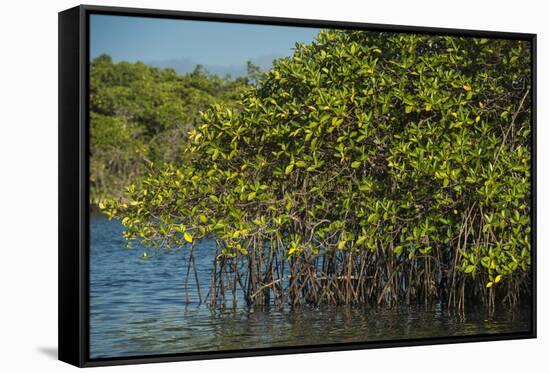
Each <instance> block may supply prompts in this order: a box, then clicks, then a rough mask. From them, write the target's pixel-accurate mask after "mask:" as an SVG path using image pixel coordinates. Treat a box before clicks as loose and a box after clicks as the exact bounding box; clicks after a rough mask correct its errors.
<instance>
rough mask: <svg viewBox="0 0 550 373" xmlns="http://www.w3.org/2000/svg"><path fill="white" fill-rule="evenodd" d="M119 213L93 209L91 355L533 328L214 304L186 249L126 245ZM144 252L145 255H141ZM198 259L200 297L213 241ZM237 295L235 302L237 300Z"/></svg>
mask: <svg viewBox="0 0 550 373" xmlns="http://www.w3.org/2000/svg"><path fill="white" fill-rule="evenodd" d="M122 230H123V229H122V226H121V225H120V223H119V222H117V221H116V220H112V221H109V220H108V219H106V218H105V217H102V216H98V215H94V216H92V217H91V227H90V231H91V244H90V357H91V358H101V357H120V356H137V355H157V354H171V353H185V352H198V351H221V350H235V349H250V348H261V347H283V346H300V345H318V344H331V343H341V342H366V341H383V340H396V339H409V338H428V337H445V336H466V335H479V334H495V333H510V332H526V331H529V330H530V312H529V310H528V309H521V310H518V312H514V313H510V312H508V311H505V310H500V311H499V312H497V314H496V315H495V316H494V317H493V318H492V319H491V320H488V319H486V318H485V315H484V313H483V312H477V313H471V314H467V315H466V316H465V317H455V316H451V315H449V314H447V313H446V312H444V311H443V310H442V309H441V308H440V307H437V306H433V307H429V308H427V309H426V308H424V307H415V308H412V307H400V308H393V309H385V308H382V309H377V310H373V309H366V308H363V307H348V306H342V307H315V308H310V307H302V308H298V309H287V310H279V309H275V308H268V309H263V310H257V309H256V310H255V309H246V308H245V307H244V306H243V307H238V308H237V309H233V308H232V307H231V308H225V309H217V310H212V309H211V308H209V307H208V306H207V305H205V304H200V302H199V296H198V291H197V288H196V285H195V282H194V281H193V277H192V276H190V278H189V283H188V286H187V291H188V298H187V299H186V287H185V277H186V271H187V259H188V252H187V251H186V249H178V250H157V251H152V250H146V249H145V248H144V247H140V246H139V245H135V246H134V248H132V249H127V248H125V241H124V239H123V238H122ZM144 251H147V252H148V253H149V254H150V255H151V257H150V259H147V260H143V259H141V258H140V257H141V255H142V254H143V252H144ZM195 252H196V255H195V257H196V265H197V270H198V275H199V282H200V284H201V285H202V287H201V289H200V290H201V295H202V296H203V297H204V296H205V294H206V293H207V291H208V285H209V283H210V271H211V268H212V260H213V255H214V254H213V253H214V244H213V242H211V241H205V242H202V243H201V244H199V245H197V247H196V249H195ZM241 304H242V302H241Z"/></svg>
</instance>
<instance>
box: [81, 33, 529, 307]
mask: <svg viewBox="0 0 550 373" xmlns="http://www.w3.org/2000/svg"><path fill="white" fill-rule="evenodd" d="M530 59H531V56H530V45H529V43H528V42H524V41H515V40H499V39H473V38H465V37H441V36H426V35H408V34H394V33H375V32H362V31H338V30H333V31H321V32H320V34H319V35H318V36H317V38H316V40H315V41H314V42H313V43H311V44H308V45H305V44H297V45H296V49H295V52H294V55H293V56H292V57H287V58H281V59H278V60H276V61H274V67H273V69H271V70H270V71H267V72H265V73H259V72H258V71H257V70H254V69H252V71H251V72H252V73H254V74H256V75H255V76H254V82H253V83H252V80H251V79H250V78H239V79H240V80H239V79H236V80H231V79H229V78H225V79H221V78H218V77H214V76H212V75H208V74H206V73H204V72H201V71H200V69H199V70H198V72H196V73H193V74H195V75H194V76H193V74H188V75H185V76H178V75H176V74H175V73H174V72H173V71H169V70H158V69H154V68H150V67H147V66H146V65H143V64H133V65H132V64H124V63H121V64H112V61H110V60H109V59H108V58H107V57H105V56H104V57H101V58H100V59H96V60H94V62H93V63H92V70H91V71H92V90H91V95H92V99H91V102H92V108H96V109H97V114H94V113H95V112H92V131H91V135H92V164H91V167H92V181H91V187H92V193H91V195H92V202H93V203H97V205H98V206H99V207H100V209H101V210H102V211H103V212H104V213H105V214H107V215H108V216H109V217H110V218H113V217H114V218H117V219H120V220H121V222H122V224H123V225H124V226H125V228H126V231H125V233H124V237H125V238H126V239H127V240H128V242H129V244H130V245H131V243H132V241H134V240H138V241H139V242H141V243H143V244H144V245H146V246H147V247H149V248H150V250H160V249H163V248H170V247H182V246H183V247H188V249H189V252H190V260H189V261H188V265H189V267H188V271H187V273H188V275H189V274H190V275H191V276H194V277H195V278H196V268H194V265H193V263H194V260H193V255H194V247H195V245H196V243H197V242H199V241H200V240H202V239H205V238H210V239H213V240H215V242H216V249H215V250H216V252H215V260H213V263H212V275H211V282H210V284H209V291H208V292H206V291H205V293H204V294H205V300H207V301H208V302H209V304H210V305H211V306H213V307H216V306H219V305H221V304H226V303H227V302H233V303H234V304H236V303H237V297H239V296H241V297H243V298H244V300H245V302H246V304H247V305H249V306H261V305H275V306H284V305H291V306H297V305H301V304H312V305H319V304H338V305H340V304H361V305H369V306H373V307H376V306H379V305H387V306H394V305H396V304H402V303H405V304H413V303H418V304H428V303H433V302H440V303H441V304H443V305H444V306H445V307H446V308H447V309H448V310H449V311H451V312H458V313H464V312H465V309H466V307H468V306H469V305H472V306H474V305H483V307H484V308H485V309H486V312H487V313H488V314H492V313H494V311H495V308H496V307H497V305H499V304H504V305H506V306H507V307H510V308H513V307H515V306H517V305H518V303H520V302H521V301H522V300H527V299H528V298H529V297H530V295H531V294H530V285H531V284H530V278H531V267H530V263H531V242H530V234H531V221H530V214H531V211H530V206H531V196H530V188H531V175H530V157H531V153H530V152H531V149H530V138H531V128H530V120H531V118H530V115H531V113H530V107H531V103H530V89H531V82H530V76H531V74H530V66H531V65H530V62H531V61H530ZM251 67H253V66H251ZM134 68H135V69H139V71H140V73H139V74H138V75H135V74H134V75H132V74H129V75H128V74H127V72H124V69H128V70H132V69H134ZM249 71H250V70H249ZM140 74H141V75H140ZM148 74H149V75H151V76H153V77H154V78H147V79H145V78H143V77H147V76H149V75H148ZM119 75H123V76H124V77H125V78H124V79H126V80H124V79H123V78H120V77H119ZM106 76H108V77H112V79H114V80H112V81H108V80H107V78H106ZM136 76H138V77H141V78H137V77H136ZM109 79H111V78H109ZM117 79H118V80H117ZM121 79H122V80H121ZM151 79H152V80H151ZM163 79H165V80H166V81H164V80H163ZM142 80H143V82H142ZM113 81H114V82H116V84H115V83H113ZM159 81H160V82H161V83H159ZM197 81H204V82H203V83H205V84H206V82H207V83H208V84H210V85H211V86H213V87H215V88H212V89H211V90H210V91H209V90H208V89H207V88H204V86H203V88H204V89H203V90H200V89H198V88H197V85H196V84H198V83H197ZM124 82H126V83H124ZM136 82H138V83H136ZM152 82H153V83H152ZM157 83H158V84H160V87H164V88H158V87H157V86H156V85H155V84H157ZM100 84H104V85H105V87H103V88H101V87H100V86H99V85H100ZM117 84H118V85H117ZM124 84H126V86H127V87H126V86H125V85H124ZM121 87H122V88H121ZM124 87H126V88H124ZM155 87H156V88H155ZM182 87H185V89H184V88H182ZM189 87H191V88H189ZM187 88H189V90H190V91H191V92H194V94H197V95H198V97H199V98H197V99H196V100H195V101H193V102H194V103H197V102H199V103H200V104H198V105H197V106H193V109H192V110H191V109H189V106H186V104H185V103H188V102H189V101H187V95H188V94H189V92H188V90H187ZM209 89H210V88H209ZM197 90H198V91H197ZM199 91H200V94H199V93H197V92H199ZM121 92H123V93H121ZM174 92H178V93H177V94H178V95H179V96H178V97H179V98H178V100H179V101H177V100H175V99H174V97H173V96H171V95H172V94H173V93H174ZM204 92H208V94H205V93H204ZM138 94H140V95H141V94H143V95H144V97H143V98H142V99H139V100H138V99H137V98H135V97H133V96H132V95H138ZM159 97H160V98H159ZM163 97H164V99H163ZM107 99H110V100H112V102H111V103H110V104H109V105H110V106H109V108H110V109H109V110H103V109H101V110H103V111H101V110H100V108H102V106H101V105H102V103H104V102H106V101H105V100H107ZM122 99H124V100H126V99H127V100H128V101H125V102H123V103H122V104H119V100H122ZM163 100H165V101H163ZM94 102H95V104H94ZM151 103H156V104H151ZM94 105H95V106H94ZM132 105H135V106H132ZM148 105H149V106H150V105H153V106H151V107H149V106H148ZM155 105H156V106H155ZM193 105H195V104H193ZM128 108H130V109H128ZM132 108H133V109H132ZM148 109H151V110H150V111H148ZM132 110H135V112H134V114H132V115H130V116H128V115H127V113H128V112H132ZM189 110H191V111H189ZM136 112H137V113H139V115H136ZM142 114H143V115H142ZM136 118H137V119H136ZM151 118H155V119H154V120H153V119H151ZM158 118H161V119H162V120H159V119H158ZM173 122H174V123H175V122H177V123H181V124H180V125H177V126H176V127H174V128H172V127H170V123H173ZM139 123H141V124H139ZM153 124H154V125H153ZM132 126H138V127H140V128H139V131H138V132H137V133H138V134H137V135H136V134H135V133H134V134H133V135H127V131H126V129H127V128H131V127H132ZM147 126H150V127H147ZM142 127H143V128H142ZM116 128H118V129H120V134H119V133H111V131H114V129H116ZM159 128H162V129H163V131H162V132H160V130H159ZM102 131H103V132H102ZM164 131H166V133H164ZM172 131H174V132H172ZM176 133H177V135H176ZM102 136H103V137H102ZM116 136H119V137H120V138H121V139H122V140H121V141H120V143H124V144H126V141H129V143H128V147H129V150H128V152H129V153H128V154H132V156H129V157H134V154H139V157H137V156H136V157H137V158H124V157H122V156H121V157H120V158H123V159H125V160H126V161H127V162H128V165H130V166H127V164H126V163H124V162H122V163H120V164H117V165H115V163H114V161H113V160H112V159H113V158H112V157H111V155H109V153H102V152H104V149H105V146H104V143H108V141H109V140H110V139H115V138H117V137H116ZM129 139H130V140H131V141H130V140H129ZM164 140H166V141H164ZM133 141H137V145H136V144H133ZM140 141H141V142H140ZM143 146H146V147H147V149H146V151H145V150H143ZM113 147H114V149H117V150H121V151H122V149H123V148H121V147H120V146H117V145H116V144H115V145H113ZM136 149H137V150H136ZM140 149H141V150H140ZM111 150H112V149H111ZM158 152H161V153H162V154H161V155H159V153H158ZM123 153H124V155H126V154H127V153H126V151H124V152H123ZM153 155H154V156H155V157H158V158H156V159H155V160H151V159H150V158H151V157H153ZM117 159H118V158H117ZM134 166H135V167H136V170H139V171H135V172H134V171H131V172H129V171H130V170H131V169H133V167H134ZM96 168H97V169H96ZM114 168H120V169H123V170H125V171H128V173H126V174H125V175H128V178H123V179H117V180H116V181H113V182H112V183H111V184H110V188H119V189H117V190H120V191H122V190H125V191H124V193H118V192H113V193H110V194H109V193H105V191H107V189H105V188H104V187H103V186H104V185H109V183H108V182H107V183H106V182H105V180H109V178H111V177H112V178H117V177H118V175H119V173H117V172H112V171H113V169H114ZM102 172H103V173H102ZM123 184H125V185H126V187H125V188H123ZM111 190H114V189H111ZM197 286H199V284H198V280H197ZM182 296H184V294H182Z"/></svg>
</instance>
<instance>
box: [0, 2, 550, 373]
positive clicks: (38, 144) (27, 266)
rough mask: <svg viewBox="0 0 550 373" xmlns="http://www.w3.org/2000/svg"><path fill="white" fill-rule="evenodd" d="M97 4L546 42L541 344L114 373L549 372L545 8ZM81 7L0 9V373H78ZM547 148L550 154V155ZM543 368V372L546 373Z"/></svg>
mask: <svg viewBox="0 0 550 373" xmlns="http://www.w3.org/2000/svg"><path fill="white" fill-rule="evenodd" d="M88 3H92V4H101V5H119V6H131V7H143V8H163V9H174V10H189V11H204V12H218V13H234V14H250V15H266V16H281V17H295V18H312V19H330V20H344V21H358V22H370V23H387V24H403V25H418V26H434V27H452V28H466V29H485V30H497V31H517V32H530V33H537V34H538V67H539V70H538V77H539V79H538V144H539V146H538V165H539V167H538V191H539V195H538V221H539V223H538V258H539V259H538V263H539V273H538V288H539V292H538V299H539V307H538V314H539V318H538V325H539V328H538V334H539V338H538V339H537V340H525V341H506V342H489V343H471V344H459V345H443V346H432V347H429V346H428V347H409V348H398V349H395V348H394V349H383V350H363V351H353V352H332V353H320V354H308V355H287V356H278V357H277V356H275V357H257V358H246V359H229V360H212V361H199V362H187V363H170V364H155V365H141V366H126V367H115V368H109V369H111V370H112V371H117V372H123V371H124V372H130V371H132V372H146V371H149V372H150V371H155V372H160V371H162V372H164V371H173V372H175V371H181V370H185V371H186V372H199V371H200V372H202V373H205V372H210V371H217V372H225V371H241V372H246V371H260V372H262V373H268V372H277V373H281V372H300V371H302V372H303V371H310V372H313V371H315V372H340V371H342V370H353V371H371V372H372V371H376V370H377V369H379V370H382V369H383V370H385V371H391V372H394V371H401V372H403V371H406V372H416V371H422V372H438V373H441V372H445V373H452V372H461V373H464V372H483V371H486V372H489V371H491V372H498V373H504V372H520V371H524V372H536V371H542V370H544V369H547V368H548V366H549V364H548V363H550V359H549V358H548V356H549V355H550V353H549V351H550V343H549V342H548V338H550V331H549V330H548V328H549V326H548V325H550V323H549V322H548V319H547V312H548V310H547V307H546V306H547V305H548V297H547V296H546V295H545V293H546V292H547V291H548V289H549V287H548V282H549V279H550V269H548V268H547V266H548V255H547V254H546V248H547V246H548V244H549V243H550V229H548V222H549V221H550V216H549V214H550V201H549V197H548V194H547V193H546V191H547V190H548V189H549V187H550V185H549V177H550V171H548V169H547V167H548V166H547V165H548V164H550V145H548V144H550V130H549V129H548V127H547V125H546V122H547V120H548V110H547V107H546V105H545V102H547V101H548V99H549V97H548V89H549V87H550V84H549V83H550V82H549V80H548V79H549V74H548V72H547V70H546V68H547V67H548V66H550V65H549V64H548V61H549V57H550V56H549V51H550V39H549V38H550V22H548V14H550V12H548V11H545V9H544V5H545V2H544V1H542V0H538V1H532V0H523V1H519V0H515V1H509V0H500V1H480V0H460V1H452V2H447V3H445V2H443V1H441V0H439V1H437V0H436V1H423V0H415V1H410V0H409V1H406V0H403V1H397V0H376V1H368V0H355V1H353V0H338V1H330V2H325V3H323V2H321V0H316V1H315V0H307V1H306V0H302V1H298V0H276V1H258V0H231V1H223V0H217V1H216V0H195V1H175V0H173V1H170V0H157V1H145V0H126V1H115V2H110V1H107V0H103V1H93V0H90V1H88ZM74 5H78V2H77V1H61V0H58V1H55V2H54V1H34V2H32V1H22V0H19V1H17V0H11V1H10V0H8V1H5V2H3V4H2V10H1V11H0V17H1V19H0V55H1V57H0V93H1V97H0V98H1V100H0V103H1V104H0V343H1V344H0V356H1V358H0V370H1V371H3V372H10V373H11V372H19V371H29V372H33V371H40V372H50V371H69V370H71V369H75V368H72V367H71V366H69V365H66V364H64V363H61V362H58V361H57V360H56V353H57V12H58V11H60V10H63V9H66V8H69V7H72V6H74ZM547 146H548V147H547ZM543 367H544V368H543Z"/></svg>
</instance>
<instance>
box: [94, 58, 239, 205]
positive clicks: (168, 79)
mask: <svg viewBox="0 0 550 373" xmlns="http://www.w3.org/2000/svg"><path fill="white" fill-rule="evenodd" d="M245 83H247V82H246V79H243V78H240V79H236V80H231V79H224V78H220V77H218V76H215V75H211V74H208V73H207V72H205V71H204V70H203V69H202V68H201V67H200V66H197V68H196V69H195V70H194V71H193V72H192V73H190V74H186V75H178V74H176V72H175V71H174V70H172V69H158V68H154V67H150V66H148V65H146V64H144V63H127V62H121V63H116V64H115V63H113V62H112V60H111V58H110V57H109V56H107V55H102V56H99V57H97V58H96V59H94V60H93V61H92V63H91V66H90V119H91V121H90V122H91V125H90V127H91V146H90V148H91V165H90V166H91V167H90V169H91V178H90V182H91V199H92V201H93V202H94V203H97V202H98V201H99V200H102V199H104V198H106V197H117V198H118V197H122V196H123V192H124V189H125V187H126V186H128V185H130V184H131V183H132V182H136V181H137V180H139V178H140V177H141V176H143V175H145V172H146V171H147V166H148V164H149V163H150V162H152V163H155V164H161V163H163V162H169V163H175V164H179V163H181V162H182V157H183V155H184V152H183V145H184V144H185V141H186V138H187V132H188V131H189V130H190V129H192V128H194V126H195V125H196V124H197V122H198V120H199V119H200V115H199V113H200V111H202V110H205V109H206V108H207V107H209V106H210V105H212V104H215V103H220V104H224V105H228V106H232V105H233V104H234V103H235V100H236V99H237V98H238V95H239V91H240V89H241V88H242V87H243V86H244V85H245Z"/></svg>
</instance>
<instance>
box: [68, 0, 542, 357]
mask: <svg viewBox="0 0 550 373" xmlns="http://www.w3.org/2000/svg"><path fill="white" fill-rule="evenodd" d="M91 14H105V15H107V14H108V15H121V16H139V17H154V18H168V19H185V20H201V21H217V22H233V23H235V22H237V23H248V24H264V25H285V26H301V27H325V28H331V27H332V28H340V29H359V30H370V31H373V30H376V31H392V32H403V33H415V34H437V35H455V36H472V37H484V38H505V39H514V40H526V41H529V42H530V43H531V48H532V50H531V56H532V86H533V89H532V91H531V103H532V107H531V110H532V115H531V118H532V135H531V150H532V157H531V175H532V182H531V193H532V199H531V203H532V206H531V223H532V229H531V242H532V247H533V254H532V307H531V312H532V315H531V330H530V331H529V332H521V333H508V334H497V335H477V336H460V337H438V338H422V339H407V340H391V341H379V342H364V343H341V344H327V345H314V346H296V347H279V348H258V349H250V350H232V351H221V352H203V353H196V352H193V353H181V354H169V355H150V356H136V357H130V358H128V357H120V358H116V357H115V358H100V359H91V358H90V357H89V341H88V337H89V299H88V291H89V289H88V287H89V260H88V254H89V239H90V232H89V210H90V206H89V198H88V196H89V177H88V175H89V157H88V154H89V136H88V131H89V111H88V106H89V103H88V88H89V86H88V82H89V17H90V15H91ZM536 41H537V36H536V34H527V33H511V32H493V31H477V30H459V29H447V28H431V27H417V26H396V25H381V24H368V23H357V22H340V21H326V20H310V19H292V18H274V17H259V16H243V15H229V14H213V13H196V12H182V11H171V10H156V9H136V8H120V7H104V6H89V5H81V6H77V7H75V8H71V9H68V10H65V11H62V12H60V13H59V40H58V42H59V165H58V166H59V253H58V254H59V258H58V260H59V274H58V275H59V320H58V322H59V335H58V338H59V360H61V361H64V362H67V363H69V364H72V365H76V366H79V367H93V366H105V365H121V364H136V363H153V362H170V361H185V360H197V359H218V358H231V357H247V356H259V355H281V354H295V353H311V352H326V351H339V350H356V349H370V348H382V347H401V346H419V345H436V344H448V343H463V342H481V341H496V340H512V339H526V338H536V310H537V300H536V298H537V297H536V276H537V255H536V253H537V250H536V224H537V221H536V192H537V191H536V179H537V173H536V118H537V115H536V106H537V105H536V92H537V88H536V83H537V80H536V71H537V70H536V60H537V57H536V56H537V54H536Z"/></svg>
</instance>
